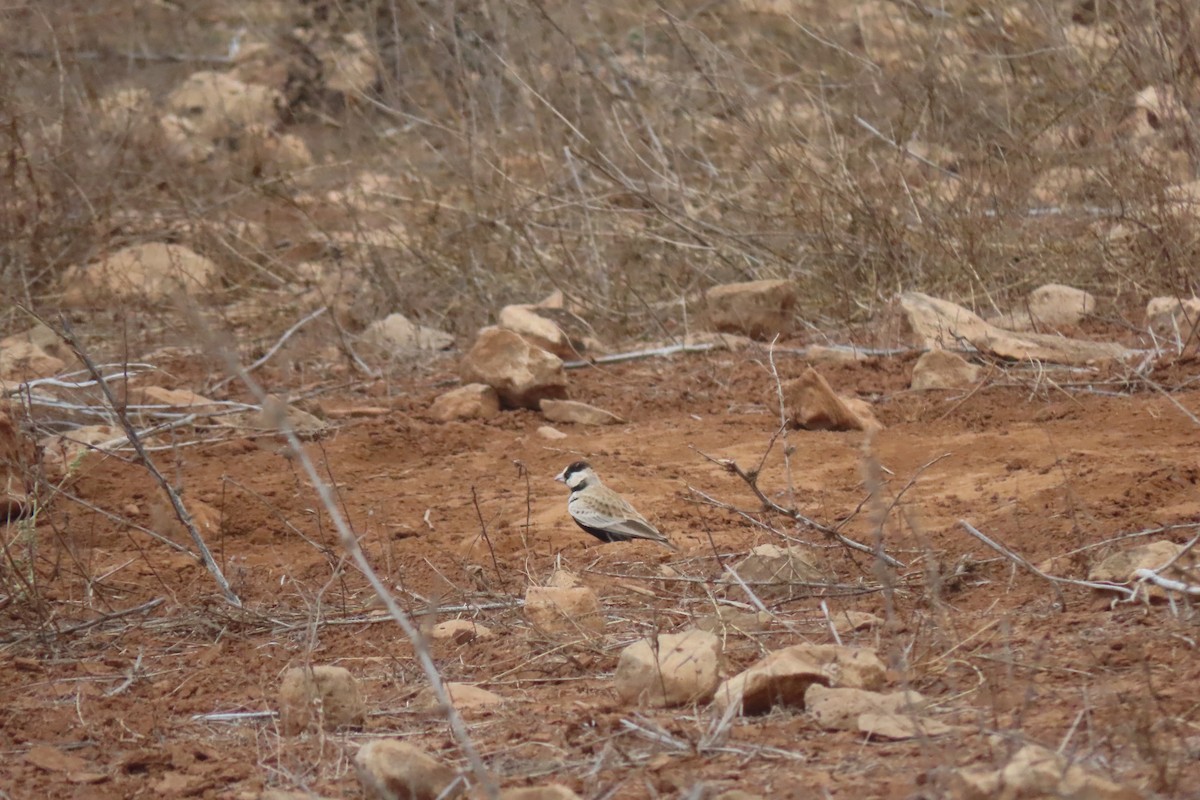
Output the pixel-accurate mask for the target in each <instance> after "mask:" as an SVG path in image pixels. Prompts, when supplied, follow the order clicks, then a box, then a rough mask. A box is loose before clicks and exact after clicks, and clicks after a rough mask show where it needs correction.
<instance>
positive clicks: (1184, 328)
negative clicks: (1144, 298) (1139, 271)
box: [1146, 297, 1200, 339]
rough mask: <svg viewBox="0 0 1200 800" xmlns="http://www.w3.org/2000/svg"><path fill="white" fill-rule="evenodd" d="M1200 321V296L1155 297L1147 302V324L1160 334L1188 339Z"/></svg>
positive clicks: (1172, 337)
mask: <svg viewBox="0 0 1200 800" xmlns="http://www.w3.org/2000/svg"><path fill="white" fill-rule="evenodd" d="M1198 322H1200V297H1188V298H1185V299H1183V300H1180V299H1179V298H1177V297H1154V298H1151V299H1150V301H1149V302H1148V303H1146V324H1147V325H1149V326H1150V328H1151V329H1152V330H1153V331H1154V332H1155V333H1156V334H1158V335H1159V336H1165V337H1170V338H1171V339H1174V337H1175V335H1176V334H1177V333H1178V335H1179V337H1180V338H1181V339H1186V338H1187V336H1188V334H1189V333H1191V330H1192V327H1193V326H1194V325H1196V324H1197V323H1198Z"/></svg>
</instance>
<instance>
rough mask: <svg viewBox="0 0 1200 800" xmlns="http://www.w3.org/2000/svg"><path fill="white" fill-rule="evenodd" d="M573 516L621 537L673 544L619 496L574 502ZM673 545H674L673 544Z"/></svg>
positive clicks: (590, 525) (590, 526)
mask: <svg viewBox="0 0 1200 800" xmlns="http://www.w3.org/2000/svg"><path fill="white" fill-rule="evenodd" d="M570 511H571V516H573V517H574V518H575V520H576V521H577V522H578V523H579V524H580V525H582V526H583V527H585V528H595V529H597V530H601V531H605V532H607V533H609V534H615V535H616V536H617V537H619V538H629V539H649V540H651V541H654V542H659V543H661V544H666V545H671V543H670V541H668V539H667V537H665V536H663V535H662V533H660V532H659V530H658V529H657V528H655V527H654V526H653V525H651V524H650V523H649V522H647V521H646V520H644V519H642V516H641V515H640V514H638V513H637V511H635V510H634V508H633V506H631V505H629V503H627V502H625V501H624V500H623V499H622V498H620V497H619V496H618V497H616V498H615V499H613V498H602V499H593V500H592V501H591V502H586V501H585V502H574V503H571V506H570ZM671 546H673V545H671Z"/></svg>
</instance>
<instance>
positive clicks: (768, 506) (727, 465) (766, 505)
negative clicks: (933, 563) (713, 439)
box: [692, 447, 906, 569]
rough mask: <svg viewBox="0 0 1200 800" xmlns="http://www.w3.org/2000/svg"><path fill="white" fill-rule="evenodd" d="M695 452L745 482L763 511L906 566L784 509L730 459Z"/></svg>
mask: <svg viewBox="0 0 1200 800" xmlns="http://www.w3.org/2000/svg"><path fill="white" fill-rule="evenodd" d="M692 449H693V450H696V448H695V447H693V448H692ZM696 452H697V453H699V454H700V455H701V457H703V458H704V459H706V460H708V461H711V462H712V463H714V464H716V465H717V466H718V467H720V468H721V469H723V470H725V471H726V472H730V473H733V474H734V475H737V476H738V477H739V478H741V479H742V480H743V481H744V482H745V484H746V485H747V486H749V487H750V491H752V492H754V496H755V497H757V498H758V500H759V502H760V503H762V505H763V509H764V510H766V511H774V512H775V513H776V514H782V515H783V516H785V517H787V518H789V519H791V520H793V521H795V522H799V523H802V524H804V525H807V526H808V527H810V528H812V529H813V530H816V531H820V532H821V533H823V534H825V535H826V536H828V537H829V538H831V539H833V540H834V541H836V542H838V543H839V544H841V545H843V546H845V547H848V548H850V549H851V550H857V551H858V552H860V553H866V554H867V555H870V556H878V557H879V558H880V559H881V560H882V561H883V562H884V563H885V564H887V565H888V566H889V567H895V568H897V569H904V568H905V567H906V565H905V564H904V562H903V561H900V560H898V559H896V558H893V557H892V556H890V555H888V554H887V553H883V552H879V553H876V551H875V548H874V547H871V546H870V545H865V544H863V543H862V542H856V541H854V540H853V539H851V538H850V537H849V536H846V535H845V534H843V533H842V532H841V531H839V530H837V529H836V528H831V527H829V526H828V525H822V524H821V523H819V522H817V521H816V520H813V519H809V518H808V517H806V516H804V515H803V514H801V513H800V512H799V511H797V510H795V509H794V508H786V507H784V506H781V505H779V504H778V503H776V502H775V501H774V500H772V499H771V498H769V497H767V496H766V494H764V493H763V491H762V489H760V488H758V475H757V474H754V475H750V474H748V473H747V472H746V471H745V470H744V469H742V468H741V467H740V466H738V464H737V462H736V461H734V460H733V459H732V458H714V457H713V456H710V455H708V454H707V453H704V452H702V451H700V450H696Z"/></svg>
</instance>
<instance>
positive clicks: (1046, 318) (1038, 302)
mask: <svg viewBox="0 0 1200 800" xmlns="http://www.w3.org/2000/svg"><path fill="white" fill-rule="evenodd" d="M1095 310H1096V298H1095V297H1093V296H1092V295H1091V294H1090V293H1089V292H1085V291H1084V290H1083V289H1076V288H1074V287H1072V286H1063V285H1061V284H1057V283H1048V284H1046V285H1045V286H1039V287H1038V288H1037V289H1034V290H1033V291H1032V292H1030V293H1029V299H1028V300H1027V302H1026V306H1025V308H1021V309H1018V310H1016V311H1014V312H1012V313H1011V314H1005V315H1003V316H1002V317H999V318H997V319H994V320H991V322H993V323H995V324H996V325H997V326H999V327H1001V328H1006V329H1008V330H1012V331H1027V330H1033V329H1035V328H1037V327H1039V326H1041V327H1050V328H1060V327H1066V326H1069V325H1078V324H1079V323H1080V322H1082V321H1083V320H1084V318H1085V317H1087V316H1088V315H1090V314H1092V313H1094V312H1095Z"/></svg>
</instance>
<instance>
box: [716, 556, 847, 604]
mask: <svg viewBox="0 0 1200 800" xmlns="http://www.w3.org/2000/svg"><path fill="white" fill-rule="evenodd" d="M818 562H819V559H818V556H817V553H816V551H814V550H810V549H808V548H806V547H800V546H792V547H787V548H784V547H780V546H778V545H774V544H760V545H758V546H757V547H755V548H753V549H752V550H751V551H750V554H749V555H747V556H746V557H745V558H743V559H742V560H741V561H739V562H738V563H737V565H736V566H735V567H734V571H735V572H736V573H737V575H738V577H739V578H741V579H742V580H743V581H745V582H746V583H747V584H749V586H750V588H751V589H753V590H754V593H755V594H758V595H760V596H763V595H766V596H768V597H774V596H776V595H781V594H788V593H789V592H791V591H792V590H793V587H792V586H791V585H790V584H796V583H828V582H829V576H828V575H826V574H825V573H823V572H822V571H821V569H820V567H819V566H818ZM724 580H727V581H728V580H732V579H731V578H728V579H724Z"/></svg>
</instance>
